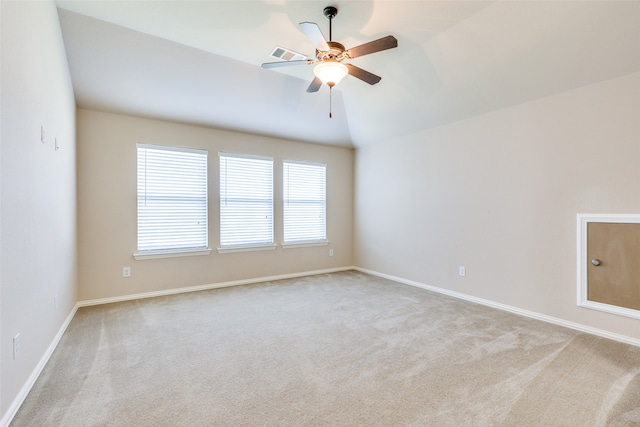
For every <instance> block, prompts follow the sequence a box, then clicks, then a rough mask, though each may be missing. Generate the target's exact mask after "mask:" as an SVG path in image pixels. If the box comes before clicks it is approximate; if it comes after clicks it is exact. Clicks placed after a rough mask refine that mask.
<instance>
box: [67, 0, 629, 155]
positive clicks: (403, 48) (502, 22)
mask: <svg viewBox="0 0 640 427" xmlns="http://www.w3.org/2000/svg"><path fill="white" fill-rule="evenodd" d="M56 4H57V5H58V11H59V15H60V22H61V27H62V33H63V38H64V43H65V47H66V51H67V57H68V61H69V67H70V71H71V78H72V81H73V87H74V91H75V94H76V101H77V104H78V106H79V107H81V108H90V109H98V110H103V111H111V112H120V113H126V114H132V115H137V116H143V117H152V118H159V119H165V120H173V121H179V122H184V123H190V124H198V125H204V126H211V127H217V128H223V129H231V130H238V131H243V132H248V133H257V134H262V135H269V136H275V137H280V138H288V139H294V140H300V141H309V142H315V143H322V144H330V145H338V146H348V147H349V146H355V147H362V146H366V145H368V144H373V143H376V142H379V141H386V140H392V139H393V138H394V137H397V136H400V135H404V134H409V133H412V132H417V131H420V130H423V129H428V128H431V127H435V126H440V125H444V124H447V123H452V122H455V121H458V120H462V119H465V118H468V117H472V116H476V115H480V114H483V113H487V112H490V111H494V110H497V109H501V108H505V107H509V106H513V105H517V104H521V103H524V102H527V101H531V100H534V99H537V98H540V97H544V96H549V95H552V94H555V93H559V92H563V91H567V90H570V89H573V88H577V87H580V86H584V85H588V84H592V83H596V82H599V81H603V80H607V79H610V78H614V77H618V76H621V75H624V74H628V73H632V72H637V71H640V2H638V1H395V0H394V1H390V0H365V1H349V0H341V1H334V2H326V3H323V2H318V1H301V0H264V1H256V0H244V1H242V0H231V1H217V0H216V1H135V0H134V1H127V0H125V1H114V0H110V1H101V0H96V1H86V0H81V1H66V0H58V1H57V2H56ZM328 5H333V6H336V7H337V8H338V15H337V16H336V18H335V19H334V21H333V40H335V41H340V42H341V43H342V44H344V45H345V46H346V47H347V48H350V47H353V46H356V45H360V44H362V43H365V42H368V41H370V40H373V39H377V38H379V37H383V36H386V35H389V34H391V35H393V36H395V37H396V38H397V39H398V48H396V49H391V50H387V51H383V52H378V53H375V54H372V55H368V56H364V57H360V58H354V59H352V60H349V62H351V63H353V64H355V65H357V66H359V67H361V68H364V69H366V70H368V71H371V72H373V73H375V74H377V75H379V76H381V77H382V80H381V81H380V83H378V84H377V85H374V86H370V85H368V84H366V83H364V82H362V81H360V80H358V79H356V78H354V77H352V76H347V77H346V78H345V80H343V81H342V82H341V83H340V84H339V85H338V86H336V88H335V89H334V90H333V91H332V110H333V118H329V115H328V113H329V89H328V87H326V86H325V87H322V88H321V90H320V91H319V92H317V93H307V92H306V88H307V86H308V85H309V82H310V81H311V80H312V78H313V71H312V66H308V65H301V66H296V67H283V68H277V69H268V70H267V69H263V68H261V67H260V64H261V63H263V62H269V61H274V59H273V58H272V57H270V56H269V55H270V53H271V52H272V50H273V49H274V47H275V46H278V45H279V46H283V47H286V48H288V49H291V50H294V51H297V52H301V53H303V54H306V55H308V56H309V57H313V56H314V48H313V45H312V44H311V42H310V41H309V40H308V39H307V38H306V37H305V35H304V34H303V33H302V31H300V29H299V27H298V23H300V22H303V21H311V22H316V23H317V24H318V25H319V26H320V28H321V29H322V31H323V33H324V35H325V37H326V38H327V39H328V38H329V37H328V36H329V33H328V28H329V21H328V20H327V18H325V17H324V16H323V14H322V11H323V8H324V7H325V6H328Z"/></svg>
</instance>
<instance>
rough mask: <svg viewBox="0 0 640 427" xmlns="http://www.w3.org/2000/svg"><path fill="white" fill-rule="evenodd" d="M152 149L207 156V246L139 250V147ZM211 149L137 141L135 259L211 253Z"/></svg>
mask: <svg viewBox="0 0 640 427" xmlns="http://www.w3.org/2000/svg"><path fill="white" fill-rule="evenodd" d="M140 148H143V149H151V150H163V151H173V152H181V153H193V154H201V155H205V156H206V158H207V171H206V174H207V183H206V185H207V192H206V194H207V196H206V197H207V201H206V209H207V220H206V224H205V236H206V241H207V245H206V246H205V247H202V248H199V247H193V248H170V249H152V250H148V251H139V250H137V247H138V239H139V236H138V221H139V219H138V201H137V199H138V189H137V186H138V179H139V178H138V170H137V157H138V149H140ZM208 158H209V151H208V150H206V149H199V148H187V147H177V146H171V145H160V144H148V143H144V142H136V252H135V253H133V254H132V256H133V258H134V259H135V260H145V259H160V258H177V257H188V256H202V255H209V254H211V247H210V246H209V220H210V218H209V194H208V193H209V190H208V187H209V183H208V181H209V164H208V163H209V161H208Z"/></svg>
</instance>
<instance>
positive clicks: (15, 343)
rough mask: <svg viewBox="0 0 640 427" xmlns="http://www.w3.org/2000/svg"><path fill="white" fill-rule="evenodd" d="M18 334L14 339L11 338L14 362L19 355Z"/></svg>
mask: <svg viewBox="0 0 640 427" xmlns="http://www.w3.org/2000/svg"><path fill="white" fill-rule="evenodd" d="M20 341H21V339H20V334H19V333H17V334H16V336H15V337H13V360H16V359H17V358H18V356H19V355H20Z"/></svg>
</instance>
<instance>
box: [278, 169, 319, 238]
mask: <svg viewBox="0 0 640 427" xmlns="http://www.w3.org/2000/svg"><path fill="white" fill-rule="evenodd" d="M287 163H289V164H294V165H305V166H314V167H323V168H324V186H325V188H324V239H309V240H295V241H289V242H287V241H285V204H286V200H287V198H286V196H285V194H284V186H285V176H284V171H285V164H287ZM327 169H328V165H327V163H324V162H311V161H306V160H293V159H282V247H283V248H295V247H307V246H326V245H328V244H329V243H330V240H329V238H328V234H329V233H328V215H327Z"/></svg>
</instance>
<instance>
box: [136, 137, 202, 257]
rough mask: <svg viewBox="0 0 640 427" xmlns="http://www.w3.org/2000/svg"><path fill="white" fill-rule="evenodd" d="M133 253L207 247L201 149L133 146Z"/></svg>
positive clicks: (145, 145)
mask: <svg viewBox="0 0 640 427" xmlns="http://www.w3.org/2000/svg"><path fill="white" fill-rule="evenodd" d="M137 148H138V252H139V253H144V252H154V251H186V250H193V249H206V248H207V151H205V150H193V149H183V148H174V147H164V146H157V145H147V144H137Z"/></svg>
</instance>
